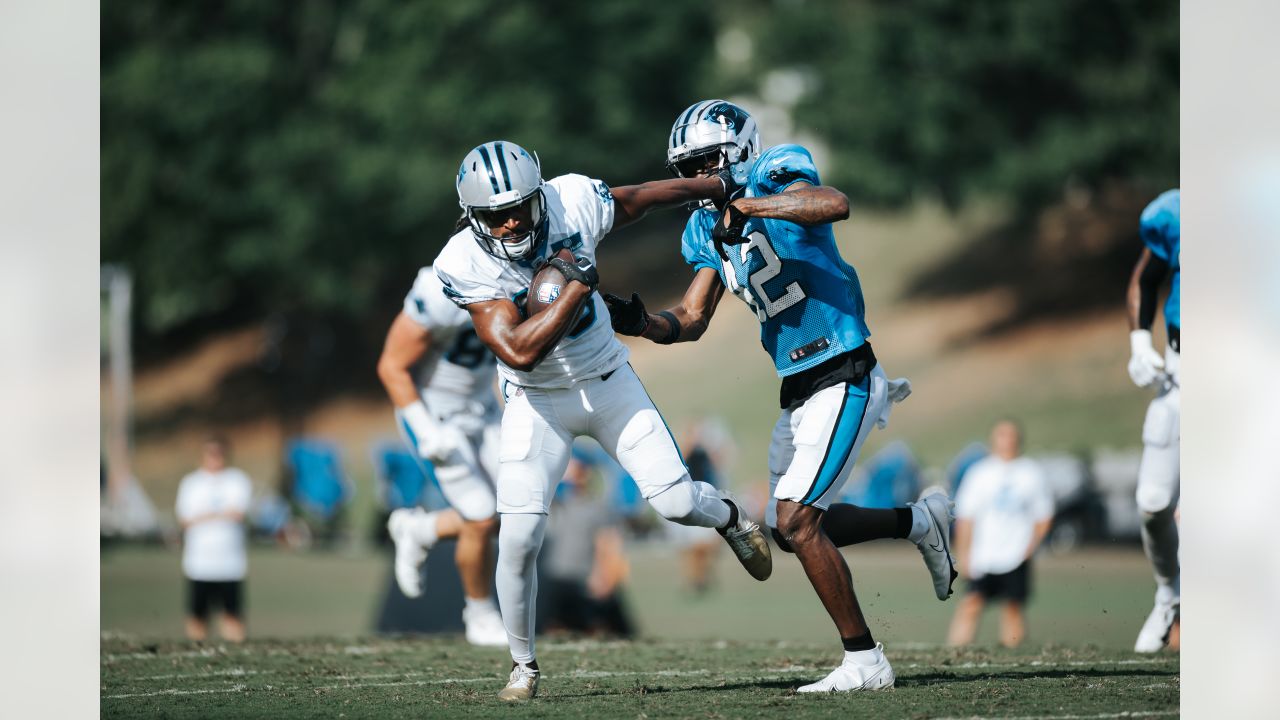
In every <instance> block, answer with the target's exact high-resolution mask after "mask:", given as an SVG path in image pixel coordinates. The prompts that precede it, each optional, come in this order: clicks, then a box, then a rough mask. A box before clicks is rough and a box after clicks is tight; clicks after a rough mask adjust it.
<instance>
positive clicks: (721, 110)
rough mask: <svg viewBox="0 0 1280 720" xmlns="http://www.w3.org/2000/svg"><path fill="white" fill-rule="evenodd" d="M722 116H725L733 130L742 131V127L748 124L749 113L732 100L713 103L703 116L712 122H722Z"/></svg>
mask: <svg viewBox="0 0 1280 720" xmlns="http://www.w3.org/2000/svg"><path fill="white" fill-rule="evenodd" d="M721 116H723V117H724V120H725V122H726V123H728V124H729V126H730V127H732V128H733V132H734V133H735V134H736V133H740V132H742V128H743V127H744V126H745V125H746V124H747V114H746V113H745V112H743V110H742V108H740V107H738V106H737V105H734V104H733V103H730V102H722V103H716V104H715V105H712V106H711V108H710V109H709V110H707V112H706V113H705V114H703V116H702V117H703V118H704V119H706V120H710V121H712V122H716V123H718V122H720V118H721Z"/></svg>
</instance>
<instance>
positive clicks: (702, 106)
mask: <svg viewBox="0 0 1280 720" xmlns="http://www.w3.org/2000/svg"><path fill="white" fill-rule="evenodd" d="M713 102H715V100H708V101H706V102H702V103H698V106H697V109H696V110H694V111H693V117H691V118H690V119H689V121H688V122H687V123H685V126H684V127H683V128H680V142H681V143H683V142H684V139H685V136H686V135H688V134H689V126H690V125H692V124H693V123H694V122H695V121H697V119H698V116H699V115H701V114H702V113H703V112H705V111H706V109H707V108H708V107H709V106H710V105H711V103H713Z"/></svg>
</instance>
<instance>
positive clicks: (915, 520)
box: [907, 503, 929, 545]
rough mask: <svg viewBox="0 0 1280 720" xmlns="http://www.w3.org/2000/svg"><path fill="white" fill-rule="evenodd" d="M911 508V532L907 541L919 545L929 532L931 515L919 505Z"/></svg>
mask: <svg viewBox="0 0 1280 720" xmlns="http://www.w3.org/2000/svg"><path fill="white" fill-rule="evenodd" d="M910 507H911V532H909V533H907V539H908V540H910V541H911V542H913V543H916V544H917V545H919V544H920V541H921V540H924V536H925V535H926V534H928V532H929V513H928V512H926V511H925V509H924V508H923V507H921V506H920V504H919V503H916V504H913V505H911V506H910Z"/></svg>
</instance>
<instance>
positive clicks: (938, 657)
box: [101, 637, 1179, 720]
mask: <svg viewBox="0 0 1280 720" xmlns="http://www.w3.org/2000/svg"><path fill="white" fill-rule="evenodd" d="M888 650H889V652H890V657H891V659H892V661H893V664H894V668H895V671H896V673H897V677H898V681H897V686H896V687H895V688H894V689H893V690H891V691H885V692H878V693H866V694H852V695H830V696H805V695H797V694H796V693H795V692H794V689H795V688H796V687H797V686H799V685H800V684H803V683H805V682H810V681H812V680H814V679H817V678H819V677H821V676H822V675H824V674H825V673H826V672H827V671H828V670H829V669H830V667H829V665H830V664H831V655H832V653H831V648H830V647H829V645H815V644H792V643H787V642H758V641H757V642H726V641H711V642H700V641H674V640H666V641H639V642H636V643H623V642H598V641H592V640H567V641H566V640H561V641H548V642H543V643H541V644H540V648H539V659H540V661H541V664H542V666H543V671H544V678H543V683H542V686H541V691H540V694H539V697H538V698H537V699H535V700H534V701H533V702H532V703H529V704H527V705H524V706H522V707H518V708H512V707H511V706H508V705H505V704H503V703H501V702H500V701H498V700H497V699H496V697H495V693H496V692H497V691H498V690H499V689H500V688H501V687H502V684H503V681H504V679H505V678H504V675H505V669H506V667H507V663H508V660H507V658H506V654H505V652H503V651H501V650H491V649H488V650H486V649H477V648H471V647H469V646H466V645H464V644H463V643H461V642H460V639H459V638H442V637H435V638H431V639H409V638H400V639H385V638H379V639H362V640H356V641H343V640H300V641H253V642H250V643H248V644H246V645H245V646H243V647H225V646H217V645H215V646H209V647H203V648H197V647H195V646H192V645H189V644H185V643H169V642H160V643H145V642H139V641H137V640H131V639H127V638H110V637H108V638H106V639H104V640H103V643H102V686H101V692H102V704H101V708H102V716H103V717H142V716H147V717H167V718H196V717H211V716H226V717H272V718H291V717H312V716H319V715H323V716H325V717H347V718H357V717H379V718H400V717H424V716H425V717H433V716H442V715H446V714H447V715H452V716H461V715H464V714H465V715H466V716H467V717H468V718H488V717H495V718H496V717H502V718H509V717H570V718H579V717H580V718H596V717H650V718H653V717H709V718H717V717H727V718H732V717H748V716H763V715H771V716H776V715H778V714H779V713H786V714H787V715H788V717H789V718H810V717H834V716H837V715H839V716H845V717H849V716H853V717H857V716H862V715H867V714H871V713H874V716H875V717H876V718H877V720H889V719H890V718H926V717H927V718H937V717H953V718H1060V719H1062V720H1068V719H1071V720H1074V719H1077V718H1080V719H1083V718H1117V717H1173V716H1176V715H1177V714H1178V702H1179V678H1178V669H1179V661H1178V657H1177V655H1175V654H1162V655H1159V656H1155V657H1147V656H1138V655H1134V654H1133V653H1128V652H1123V651H1115V650H1102V649H1099V648H1097V647H1092V646H1087V647H1079V648H1070V647H1065V646H1047V647H1043V648H1036V649H1030V650H1027V649H1023V650H1018V651H1006V650H991V649H987V650H982V649H975V650H965V651H956V650H950V649H945V648H938V647H924V646H922V645H918V644H917V645H911V644H905V643H904V647H890V648H889V649H888Z"/></svg>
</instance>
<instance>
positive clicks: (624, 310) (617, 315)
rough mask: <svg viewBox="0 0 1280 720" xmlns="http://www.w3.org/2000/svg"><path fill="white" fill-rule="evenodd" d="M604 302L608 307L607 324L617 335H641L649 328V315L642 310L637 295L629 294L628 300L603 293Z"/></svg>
mask: <svg viewBox="0 0 1280 720" xmlns="http://www.w3.org/2000/svg"><path fill="white" fill-rule="evenodd" d="M604 302H605V304H606V305H608V306H609V323H610V324H611V325H613V331H614V332H616V333H618V334H619V335H631V336H632V337H635V336H638V335H643V334H644V331H645V330H646V329H647V328H648V327H649V313H648V311H646V310H645V309H644V303H643V302H642V301H641V300H640V294H639V293H634V292H633V293H631V299H630V300H623V299H622V298H620V297H618V296H617V295H614V294H613V293H605V294H604Z"/></svg>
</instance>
